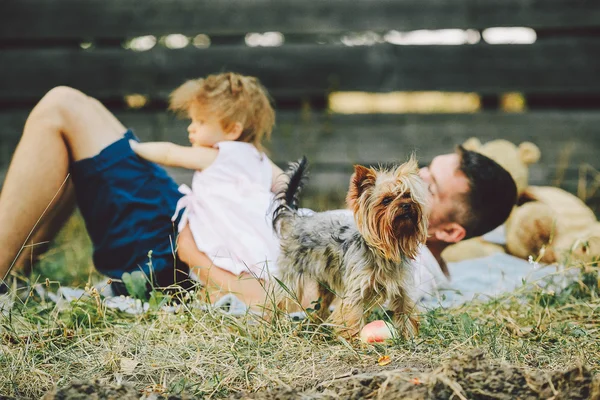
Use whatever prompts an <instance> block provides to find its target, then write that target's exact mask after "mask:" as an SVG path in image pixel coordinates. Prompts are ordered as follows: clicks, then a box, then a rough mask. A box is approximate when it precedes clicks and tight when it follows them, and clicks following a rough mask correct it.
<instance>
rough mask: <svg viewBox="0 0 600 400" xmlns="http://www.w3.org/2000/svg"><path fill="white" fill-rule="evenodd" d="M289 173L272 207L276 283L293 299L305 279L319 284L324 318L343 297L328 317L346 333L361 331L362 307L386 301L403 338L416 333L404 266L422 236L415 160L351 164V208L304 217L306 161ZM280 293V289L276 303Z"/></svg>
mask: <svg viewBox="0 0 600 400" xmlns="http://www.w3.org/2000/svg"><path fill="white" fill-rule="evenodd" d="M286 174H287V176H288V184H287V186H286V187H285V188H284V189H283V190H282V191H280V192H279V193H278V195H277V201H278V204H279V205H278V207H277V208H276V209H275V211H274V212H273V226H274V228H275V230H276V232H278V234H279V236H280V239H281V253H280V256H279V258H278V262H277V265H278V268H279V271H280V272H279V278H280V280H281V281H282V282H283V283H284V284H285V286H286V287H287V288H288V289H289V290H290V291H291V292H293V293H295V294H296V295H297V296H298V298H302V295H303V285H304V282H305V279H306V278H309V279H311V280H313V281H316V282H318V286H319V296H320V299H321V304H320V309H319V311H318V316H319V317H320V318H321V319H322V320H325V319H326V318H327V317H328V313H329V306H330V304H331V302H332V301H333V299H334V297H335V296H338V297H340V298H341V303H340V305H339V306H337V307H336V309H335V311H334V312H333V314H332V315H331V318H330V319H331V322H332V323H333V324H334V325H335V326H337V327H338V329H340V330H341V331H342V333H343V334H345V335H346V336H353V335H355V334H356V333H358V332H359V330H360V328H361V327H362V326H363V325H364V316H365V314H366V312H368V311H369V310H370V309H371V308H372V307H373V306H375V305H377V304H382V302H383V301H384V300H386V299H388V300H390V303H389V307H390V308H391V309H392V310H393V311H394V319H395V323H396V325H397V327H398V328H399V329H401V330H402V332H403V333H404V334H405V335H409V334H416V332H417V328H418V324H417V321H416V318H413V317H412V316H411V315H410V314H411V312H412V308H413V303H412V302H411V300H410V299H409V298H408V297H407V294H406V292H407V291H406V289H405V285H406V280H407V279H406V274H407V273H408V268H407V263H409V262H410V260H411V259H413V258H414V257H415V256H416V255H417V251H418V247H419V245H420V244H421V243H424V242H425V240H426V237H427V236H426V235H427V212H426V210H425V199H426V186H425V184H424V183H423V181H422V180H421V179H420V178H419V176H418V167H417V162H416V160H415V159H414V158H413V157H411V159H410V160H409V161H408V162H406V163H405V164H403V165H401V166H399V167H397V168H394V169H392V170H384V169H372V168H366V167H363V166H359V165H357V166H355V172H354V174H353V176H352V178H351V180H350V189H349V191H348V196H347V199H346V200H347V204H348V206H349V208H350V209H351V211H349V210H336V211H326V212H318V213H313V214H309V215H302V214H301V213H299V212H298V203H299V202H298V195H299V193H300V191H301V189H302V186H303V182H304V181H305V179H306V176H307V161H306V158H302V159H301V160H300V161H298V162H296V163H293V164H291V166H290V168H289V169H288V171H287V172H286ZM284 294H285V293H284V291H283V290H279V295H278V297H277V301H282V298H283V297H285V296H284ZM407 321H408V322H407Z"/></svg>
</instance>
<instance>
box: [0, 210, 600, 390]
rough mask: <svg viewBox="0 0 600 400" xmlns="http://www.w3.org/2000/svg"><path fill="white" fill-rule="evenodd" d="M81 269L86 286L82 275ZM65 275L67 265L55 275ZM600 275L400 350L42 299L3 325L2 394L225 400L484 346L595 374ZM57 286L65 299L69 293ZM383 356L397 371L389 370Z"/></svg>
mask: <svg viewBox="0 0 600 400" xmlns="http://www.w3.org/2000/svg"><path fill="white" fill-rule="evenodd" d="M71 224H72V225H71V227H70V228H69V230H70V231H69V230H68V231H67V233H66V234H64V235H66V236H62V237H61V238H59V241H58V243H59V244H60V243H62V245H65V244H64V243H66V242H69V241H68V240H66V239H64V238H65V237H71V238H73V237H74V236H71V234H70V233H72V230H73V229H80V228H81V226H80V225H78V224H80V222H77V221H75V222H72V223H71ZM75 237H76V236H75ZM61 240H63V241H62V242H61ZM73 240H74V239H71V242H72V241H73ZM84 240H87V239H84ZM73 246H75V245H73ZM86 246H89V244H87V245H86V244H85V242H84V243H83V244H81V245H79V246H75V248H77V252H78V253H77V254H78V255H77V256H74V255H73V254H72V255H71V256H68V257H72V258H70V259H69V260H70V261H69V262H70V264H66V265H70V266H72V265H76V264H77V263H78V264H77V265H79V266H80V268H73V269H71V271H70V272H69V274H68V275H67V276H62V277H60V276H51V277H50V278H51V279H52V280H56V281H60V282H62V284H73V283H76V282H85V281H86V280H88V278H89V275H90V272H89V271H90V269H89V258H88V257H89V249H86ZM69 248H71V247H68V248H67V250H64V251H73V250H68V249H69ZM58 253H60V251H58V250H57V251H56V254H58ZM56 257H59V256H56ZM60 257H63V259H65V258H64V257H67V256H60ZM60 257H59V260H60ZM46 262H48V259H46ZM53 263H54V264H60V262H59V261H55V262H53ZM54 264H52V265H54ZM49 265H50V264H46V265H45V266H44V267H46V268H48V266H49ZM63 266H64V264H63ZM50 269H51V268H50ZM62 269H63V270H64V268H62ZM75 269H77V270H78V271H79V276H75V275H71V273H73V270H75ZM60 270H61V268H60V267H59V266H55V269H54V272H58V271H60ZM35 272H36V273H37V274H40V273H41V272H45V273H46V275H41V276H39V277H38V278H36V279H37V282H42V283H38V285H43V286H44V287H45V286H46V283H45V276H48V275H47V272H48V271H41V270H39V269H37V270H36V271H35ZM599 277H600V275H599V270H598V267H595V266H586V267H585V268H582V270H581V273H580V279H579V280H578V281H576V282H574V283H573V284H571V285H570V286H569V287H567V288H566V289H564V290H560V291H559V290H558V289H556V290H555V291H554V292H552V291H551V290H550V289H551V288H549V287H546V288H545V289H542V288H541V287H539V286H536V285H532V284H525V285H523V287H522V288H521V289H519V290H518V291H516V292H514V293H509V294H506V295H505V296H503V297H500V298H497V299H494V300H491V301H487V302H471V303H468V304H465V305H463V306H460V307H455V308H451V309H441V308H440V309H436V310H432V311H429V312H426V313H424V314H423V315H422V317H421V321H422V325H421V332H420V335H419V336H418V337H417V338H416V339H414V340H411V341H404V340H396V341H394V342H392V343H389V344H388V345H365V344H362V343H360V342H353V343H348V342H346V341H343V340H341V339H338V338H336V337H334V336H332V335H331V334H330V332H328V331H327V330H326V329H324V328H322V327H316V326H313V325H309V324H308V323H306V322H293V321H289V320H280V321H277V322H274V323H268V322H266V321H264V320H262V319H260V318H258V317H256V316H254V315H251V314H249V315H246V316H242V317H233V316H231V315H228V314H226V313H224V312H223V311H222V310H216V309H210V310H208V311H202V310H200V309H197V308H195V307H193V305H194V304H195V303H190V304H188V305H187V306H186V307H182V308H181V309H180V311H179V312H178V313H175V314H170V313H166V312H163V311H160V310H150V311H148V312H147V313H145V314H143V315H139V316H132V315H129V314H126V313H123V312H119V311H116V310H112V309H107V308H106V307H105V306H104V304H103V303H102V302H98V301H97V300H96V298H94V297H93V296H92V297H89V298H82V299H79V300H77V301H74V302H72V303H71V304H69V305H68V306H66V307H63V308H61V307H58V306H57V305H56V304H54V303H52V302H47V301H45V300H44V299H42V298H40V297H39V296H37V295H35V294H34V295H33V296H30V297H29V298H28V299H27V300H26V301H25V302H20V301H17V303H16V305H15V306H14V307H13V308H12V310H11V311H10V313H8V314H7V315H4V316H1V315H0V373H1V375H2V377H3V379H2V380H0V395H4V396H13V397H16V398H24V399H27V398H39V397H40V396H41V395H43V394H44V393H45V392H46V391H48V390H50V389H52V388H54V387H56V386H59V387H60V386H64V385H66V384H68V383H70V382H72V381H74V380H77V379H84V380H90V379H99V380H101V381H103V382H106V383H115V382H117V383H119V382H128V383H131V384H133V385H134V386H135V387H136V388H138V389H140V390H142V389H144V388H150V389H151V390H154V391H160V390H164V391H166V392H168V393H170V394H179V393H182V392H185V393H187V394H188V395H190V396H193V397H198V398H203V397H212V398H223V397H227V396H229V395H231V394H233V393H237V392H253V391H257V390H260V389H263V388H268V387H274V386H284V387H285V386H289V387H294V388H301V389H303V388H309V387H313V386H315V385H316V384H317V383H323V382H328V381H331V380H334V379H337V378H339V377H343V376H348V374H350V373H352V371H354V372H357V371H358V372H377V371H383V370H392V369H399V368H400V369H401V368H405V369H407V370H413V371H426V370H430V369H432V368H435V367H437V366H439V365H440V364H441V363H442V362H444V361H447V360H449V359H452V358H455V357H456V356H457V355H458V354H464V353H466V352H467V351H469V350H470V349H474V348H478V349H482V350H483V351H484V352H485V353H486V355H487V357H488V358H489V359H490V360H492V362H496V363H501V362H510V363H512V364H514V365H517V366H520V367H524V368H539V369H542V370H564V369H565V368H567V367H568V366H573V365H579V364H584V365H586V366H587V367H588V368H590V369H591V370H592V371H593V372H594V373H597V372H599V371H600V298H599V290H598V286H599ZM49 285H50V289H54V290H56V288H57V285H58V284H56V283H50V284H49ZM380 316H381V315H380ZM382 355H387V356H389V357H390V358H391V361H392V362H391V363H390V364H388V365H385V366H381V365H379V364H378V359H379V358H380V357H381V356H382Z"/></svg>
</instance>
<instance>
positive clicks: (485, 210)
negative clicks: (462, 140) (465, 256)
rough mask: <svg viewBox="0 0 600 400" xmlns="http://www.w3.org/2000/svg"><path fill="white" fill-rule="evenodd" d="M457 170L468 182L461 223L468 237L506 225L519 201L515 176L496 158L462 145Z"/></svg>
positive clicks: (459, 149)
mask: <svg viewBox="0 0 600 400" xmlns="http://www.w3.org/2000/svg"><path fill="white" fill-rule="evenodd" d="M457 153H458V156H459V157H460V165H459V167H458V169H459V170H460V171H461V172H462V173H464V174H465V176H466V177H467V180H468V181H469V188H470V190H469V191H468V192H467V193H466V194H465V206H466V209H465V210H463V212H462V215H461V216H460V218H459V221H458V222H459V223H460V224H461V225H462V226H463V228H465V230H466V236H465V239H468V238H472V237H475V236H481V235H484V234H486V233H488V232H489V231H491V230H493V229H495V228H496V227H498V226H500V225H501V224H503V223H504V222H505V221H506V219H507V218H508V216H509V214H510V212H511V211H512V208H513V206H514V205H515V203H516V201H517V185H516V184H515V181H514V180H513V178H512V176H511V175H510V174H509V173H508V171H506V170H505V169H504V168H502V167H501V166H500V165H499V164H498V163H497V162H495V161H494V160H492V159H490V158H488V157H486V156H484V155H482V154H480V153H477V152H474V151H470V150H467V149H465V148H464V147H462V146H458V148H457Z"/></svg>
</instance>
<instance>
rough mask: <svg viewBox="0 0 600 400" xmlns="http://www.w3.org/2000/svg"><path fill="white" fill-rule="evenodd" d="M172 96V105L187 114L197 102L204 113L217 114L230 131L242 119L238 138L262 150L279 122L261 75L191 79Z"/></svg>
mask: <svg viewBox="0 0 600 400" xmlns="http://www.w3.org/2000/svg"><path fill="white" fill-rule="evenodd" d="M169 100H170V101H169V109H170V110H171V111H174V112H176V113H178V114H180V115H183V116H186V117H187V116H189V114H190V112H191V107H192V106H193V105H197V106H198V107H199V108H200V109H201V110H202V112H203V113H206V114H208V115H214V116H215V117H217V118H218V119H219V121H220V123H221V127H222V128H223V129H224V130H226V131H227V130H229V129H231V128H232V127H233V125H234V124H235V123H236V122H239V123H240V124H241V125H242V127H243V130H242V134H241V135H240V137H239V138H238V139H237V140H238V141H240V142H246V143H252V144H253V145H254V146H256V148H257V149H258V150H260V151H264V147H263V145H262V142H263V140H269V139H270V137H271V131H272V130H273V125H274V124H275V111H273V107H272V106H271V102H270V98H269V94H268V92H267V90H266V89H265V88H264V87H263V85H262V84H261V83H260V82H259V80H258V79H257V78H255V77H251V76H244V75H240V74H236V73H234V72H226V73H221V74H213V75H208V76H207V77H205V78H200V79H192V80H189V81H187V82H185V83H184V84H183V85H181V86H179V87H178V88H177V89H175V90H174V91H173V92H172V93H171V95H170V98H169Z"/></svg>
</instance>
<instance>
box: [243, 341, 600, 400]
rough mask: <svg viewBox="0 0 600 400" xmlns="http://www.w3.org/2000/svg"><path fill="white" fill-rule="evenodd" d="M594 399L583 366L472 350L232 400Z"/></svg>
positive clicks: (594, 387) (599, 388)
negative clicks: (527, 362)
mask: <svg viewBox="0 0 600 400" xmlns="http://www.w3.org/2000/svg"><path fill="white" fill-rule="evenodd" d="M297 398H302V399H315V400H317V399H319V400H325V399H327V400H328V399H364V398H377V399H399V398H402V399H413V400H417V399H423V400H425V399H428V400H429V399H431V400H437V399H440V400H441V399H449V398H454V399H474V400H478V399H486V400H487V399H500V400H504V399H506V400H509V399H527V400H529V399H550V398H552V399H555V400H559V399H565V400H566V399H594V400H600V379H599V377H593V376H592V374H591V373H590V372H589V371H588V370H587V369H586V368H584V367H575V368H572V369H569V370H567V371H564V372H553V373H544V372H540V371H524V370H522V369H520V368H516V367H513V366H497V365H492V364H491V363H490V362H489V361H487V360H486V359H485V357H484V355H483V352H481V351H476V352H473V353H470V354H468V355H465V356H461V357H459V358H457V359H455V360H452V361H450V362H448V363H447V364H444V365H442V366H441V367H440V368H438V369H436V370H433V371H431V372H428V373H420V374H407V373H406V372H398V371H387V372H384V373H378V374H359V375H355V376H351V377H348V378H343V379H339V380H335V381H332V382H327V383H321V384H319V385H317V386H316V387H315V388H313V389H310V390H306V391H299V390H295V389H293V388H275V389H271V390H266V391H262V392H257V393H249V394H238V395H235V396H233V397H232V399H244V400H246V399H253V400H260V399H280V400H287V399H297Z"/></svg>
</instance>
